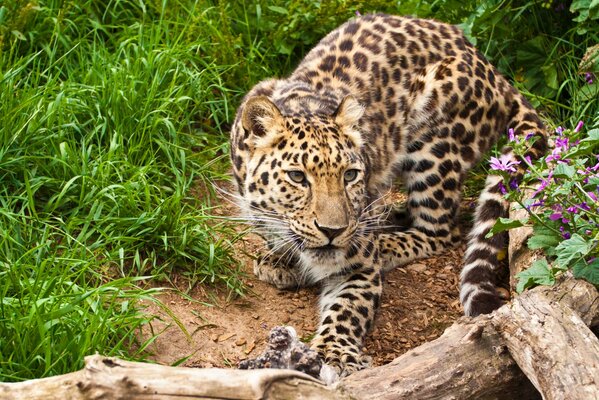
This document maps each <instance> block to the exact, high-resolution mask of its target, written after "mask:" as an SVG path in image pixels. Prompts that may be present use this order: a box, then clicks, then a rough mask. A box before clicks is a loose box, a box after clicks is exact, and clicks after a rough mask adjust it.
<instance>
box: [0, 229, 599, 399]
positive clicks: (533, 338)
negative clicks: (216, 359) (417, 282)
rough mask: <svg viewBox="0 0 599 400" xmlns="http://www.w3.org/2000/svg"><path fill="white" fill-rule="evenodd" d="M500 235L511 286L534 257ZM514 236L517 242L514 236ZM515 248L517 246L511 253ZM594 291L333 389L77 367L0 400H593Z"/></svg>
mask: <svg viewBox="0 0 599 400" xmlns="http://www.w3.org/2000/svg"><path fill="white" fill-rule="evenodd" d="M529 234H530V232H529V231H527V230H526V229H522V228H521V229H518V230H513V231H510V258H509V259H510V267H511V269H512V272H511V275H512V281H513V277H514V275H515V274H516V272H517V271H519V270H522V269H523V268H524V267H523V266H528V265H530V263H531V260H532V259H534V258H535V257H536V255H534V254H531V253H530V252H527V251H523V250H521V249H522V243H524V242H525V240H526V237H527V236H528V235H529ZM518 235H519V236H518ZM515 243H518V245H514V244H515ZM597 325H599V292H597V289H596V288H595V287H594V286H593V285H591V284H589V283H587V282H584V281H579V280H575V279H573V278H572V277H569V276H565V277H563V278H562V279H561V280H560V282H559V283H558V284H556V285H555V286H553V287H538V288H535V289H532V290H529V291H526V292H525V293H523V294H522V295H520V296H518V297H516V298H515V299H514V300H513V301H512V302H511V303H508V304H506V305H504V306H503V307H501V308H500V309H499V310H497V311H496V312H495V313H493V314H491V315H486V316H479V317H477V318H466V317H463V318H461V319H459V320H458V321H457V322H456V323H455V324H453V325H452V326H451V327H449V328H448V329H447V330H446V331H445V333H444V334H443V335H442V336H441V337H439V338H438V339H436V340H433V341H431V342H429V343H425V344H424V345H422V346H419V347H417V348H415V349H412V350H411V351H409V352H407V353H405V354H403V355H402V356H400V357H398V358H397V359H395V360H394V361H392V362H391V363H390V364H388V365H384V366H381V367H376V368H371V369H367V370H363V371H360V372H357V373H355V374H353V375H351V376H349V377H346V378H343V379H342V380H341V381H340V382H338V383H337V384H336V386H335V387H327V386H325V385H324V384H322V383H320V382H319V381H318V380H316V379H314V378H311V377H310V376H308V375H305V374H303V373H300V372H297V371H289V370H276V369H262V370H250V371H240V370H231V369H191V368H176V367H166V366H159V365H152V364H144V363H134V362H127V361H122V360H119V359H115V358H107V357H102V356H97V355H96V356H89V357H87V358H86V360H85V361H86V362H85V364H86V365H85V368H84V369H82V370H80V371H77V372H73V373H70V374H67V375H62V376H56V377H51V378H44V379H37V380H31V381H26V382H18V383H0V399H5V398H6V399H20V398H24V399H28V400H35V399H47V398H61V399H63V400H68V399H77V400H79V399H99V398H110V399H150V398H151V399H297V398H301V399H325V400H326V399H447V398H451V399H506V400H507V399H519V400H520V399H522V400H526V399H538V398H545V399H568V400H577V399H581V400H583V399H584V400H590V399H599V341H598V339H597V337H596V336H595V335H594V334H593V333H592V332H591V331H590V330H589V328H588V327H589V326H597Z"/></svg>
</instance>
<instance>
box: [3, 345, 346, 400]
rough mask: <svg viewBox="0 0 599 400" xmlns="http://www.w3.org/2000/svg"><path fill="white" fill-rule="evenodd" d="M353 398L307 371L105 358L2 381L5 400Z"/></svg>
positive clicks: (91, 357) (87, 360)
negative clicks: (72, 368) (60, 371)
mask: <svg viewBox="0 0 599 400" xmlns="http://www.w3.org/2000/svg"><path fill="white" fill-rule="evenodd" d="M297 393H302V395H303V396H304V398H306V399H325V400H327V399H335V400H341V399H349V397H347V396H344V395H342V394H340V393H338V392H335V391H333V390H332V389H330V388H327V387H326V386H325V385H323V384H322V383H320V382H319V381H317V380H316V379H314V378H311V377H310V376H308V375H306V374H303V373H301V372H296V371H291V370H281V369H261V370H253V371H241V370H234V369H219V368H208V369H196V368H180V367H166V366H162V365H155V364H146V363H137V362H129V361H123V360H119V359H117V358H112V357H102V356H99V355H95V356H88V357H86V358H85V367H84V368H83V369H82V370H80V371H77V372H73V373H70V374H66V375H60V376H55V377H52V378H44V379H35V380H30V381H26V382H18V383H0V398H2V399H28V400H37V399H40V400H41V399H44V400H45V399H53V398H57V399H63V400H67V399H68V400H88V399H149V398H152V399H177V400H180V399H231V400H232V399H239V400H241V399H243V400H246V399H285V398H289V399H291V398H295V395H296V394H297Z"/></svg>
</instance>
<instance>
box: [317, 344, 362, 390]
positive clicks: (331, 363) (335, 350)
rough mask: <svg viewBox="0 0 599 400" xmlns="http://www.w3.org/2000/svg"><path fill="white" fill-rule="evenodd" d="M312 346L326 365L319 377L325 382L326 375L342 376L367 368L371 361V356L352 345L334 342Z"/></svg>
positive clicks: (326, 380) (327, 379) (326, 379)
mask: <svg viewBox="0 0 599 400" xmlns="http://www.w3.org/2000/svg"><path fill="white" fill-rule="evenodd" d="M312 348H314V349H315V350H317V351H318V353H319V354H320V356H321V357H322V359H323V360H324V364H325V365H326V366H327V368H324V366H323V369H322V370H321V372H320V375H321V379H323V380H324V381H325V382H327V383H329V382H328V381H329V380H330V378H328V377H327V376H326V375H328V376H337V377H339V378H342V377H344V376H348V375H351V374H353V373H354V372H356V371H359V370H361V369H364V368H368V367H370V365H371V363H372V357H370V356H368V355H366V354H364V353H362V352H361V351H360V350H359V349H357V348H354V347H343V346H340V345H335V344H332V345H330V346H324V347H323V346H322V345H321V346H318V345H315V344H314V343H313V344H312ZM331 370H332V371H333V372H331ZM323 375H325V376H323Z"/></svg>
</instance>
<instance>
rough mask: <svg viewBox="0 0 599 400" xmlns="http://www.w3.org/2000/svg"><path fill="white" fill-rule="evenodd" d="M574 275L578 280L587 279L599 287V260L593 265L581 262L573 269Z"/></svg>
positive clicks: (592, 263) (594, 261)
mask: <svg viewBox="0 0 599 400" xmlns="http://www.w3.org/2000/svg"><path fill="white" fill-rule="evenodd" d="M572 273H573V274H574V276H575V277H576V278H582V279H586V280H587V281H589V282H591V283H592V284H593V285H599V258H596V259H595V260H593V261H592V262H591V263H587V262H586V261H584V260H580V261H579V262H577V263H576V264H574V266H573V267H572Z"/></svg>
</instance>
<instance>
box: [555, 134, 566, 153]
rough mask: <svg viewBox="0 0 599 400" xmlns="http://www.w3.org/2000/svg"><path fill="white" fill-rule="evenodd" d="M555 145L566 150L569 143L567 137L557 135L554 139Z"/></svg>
mask: <svg viewBox="0 0 599 400" xmlns="http://www.w3.org/2000/svg"><path fill="white" fill-rule="evenodd" d="M555 147H556V148H559V149H561V151H566V150H568V147H569V143H568V138H567V137H558V138H557V139H555Z"/></svg>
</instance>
